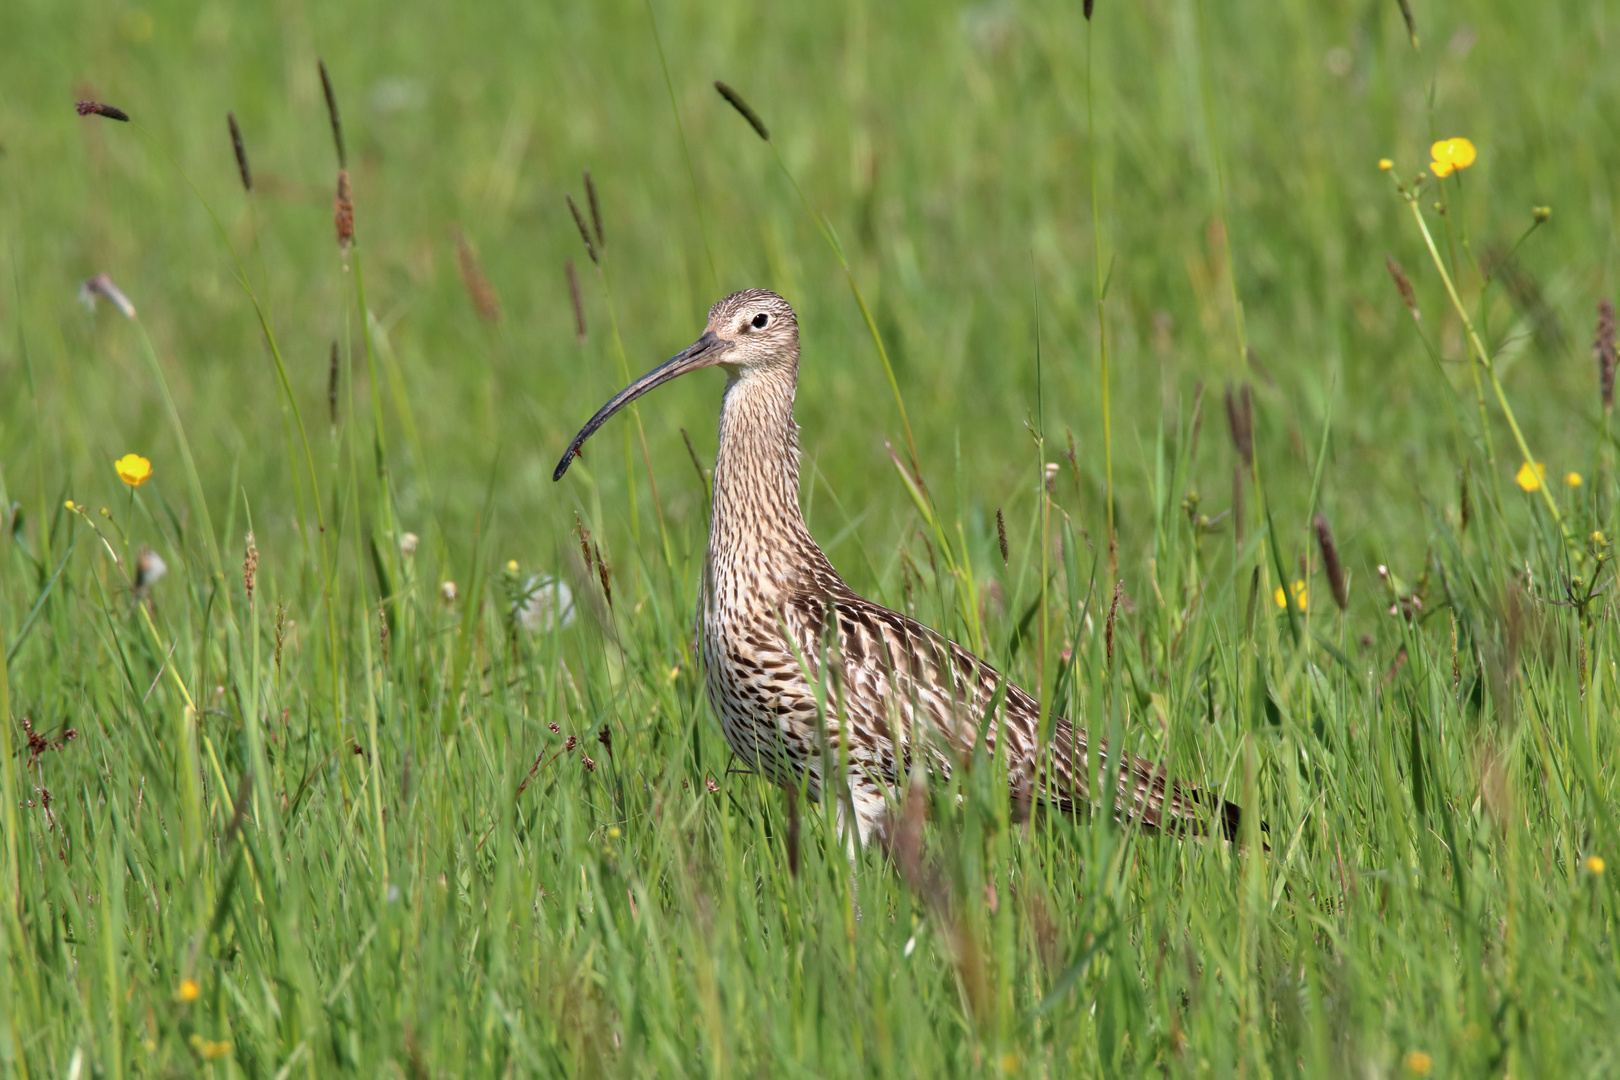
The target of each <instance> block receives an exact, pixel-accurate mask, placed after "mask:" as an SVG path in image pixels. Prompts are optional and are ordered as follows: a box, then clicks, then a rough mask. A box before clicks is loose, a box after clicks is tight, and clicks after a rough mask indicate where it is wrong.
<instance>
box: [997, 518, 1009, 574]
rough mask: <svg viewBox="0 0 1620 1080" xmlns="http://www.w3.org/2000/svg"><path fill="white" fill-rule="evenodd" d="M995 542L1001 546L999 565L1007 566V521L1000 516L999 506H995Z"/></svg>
mask: <svg viewBox="0 0 1620 1080" xmlns="http://www.w3.org/2000/svg"><path fill="white" fill-rule="evenodd" d="M996 543H997V544H998V545H999V546H1000V547H1001V566H1002V569H1004V570H1005V569H1006V568H1007V522H1006V521H1005V520H1004V519H1003V518H1002V516H1001V507H999V506H998V507H996Z"/></svg>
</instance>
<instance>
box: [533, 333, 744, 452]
mask: <svg viewBox="0 0 1620 1080" xmlns="http://www.w3.org/2000/svg"><path fill="white" fill-rule="evenodd" d="M719 345H720V339H719V338H718V337H716V336H715V334H714V332H713V331H709V332H706V333H705V334H704V335H703V336H702V337H700V338H698V339H697V340H696V341H694V342H692V344H690V345H688V346H687V347H686V348H685V349H683V350H681V352H679V353H677V354H676V355H674V356H672V357H670V358H669V359H668V360H665V361H664V362H663V363H662V364H659V365H658V366H657V367H655V368H653V369H652V370H651V371H649V372H647V374H645V375H643V376H642V377H641V378H639V379H637V380H636V381H635V382H633V383H631V384H630V385H629V386H627V387H625V388H624V389H623V390H620V391H619V392H618V393H617V394H614V395H613V399H612V400H611V401H609V402H608V403H607V404H606V405H604V406H602V407H601V408H600V409H597V410H596V415H595V416H593V417H591V418H590V419H589V420H587V421H585V426H584V427H582V428H580V429H579V434H578V435H575V436H574V441H573V442H571V443H569V444H568V449H567V450H566V451H565V452H564V453H563V456H562V460H561V461H559V462H557V471H556V472H554V473H552V474H551V479H552V480H561V479H562V478H563V473H565V472H567V471H568V465H569V463H570V462H572V461H573V460H574V459H575V458H576V457H578V456H579V450H580V447H582V446H584V445H585V440H586V439H588V438H590V437H591V436H592V435H594V434H596V429H597V428H599V427H601V426H602V425H603V424H605V423H607V421H608V418H609V417H610V416H612V415H613V414H614V413H616V412H618V411H619V410H620V409H622V408H624V407H625V406H626V405H628V404H630V403H631V402H632V401H634V400H636V398H638V397H640V396H641V395H642V394H645V393H647V391H649V390H653V389H656V388H657V387H660V386H662V385H664V384H665V383H667V382H669V381H670V380H671V379H677V378H680V377H681V376H682V375H685V374H686V373H687V372H688V371H696V370H697V369H698V368H704V367H708V366H710V365H711V364H713V363H714V362H715V358H716V356H717V354H718V351H719V350H718V346H719Z"/></svg>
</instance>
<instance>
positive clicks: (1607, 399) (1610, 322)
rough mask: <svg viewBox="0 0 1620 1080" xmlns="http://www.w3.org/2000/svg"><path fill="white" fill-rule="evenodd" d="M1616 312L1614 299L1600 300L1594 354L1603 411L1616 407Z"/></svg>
mask: <svg viewBox="0 0 1620 1080" xmlns="http://www.w3.org/2000/svg"><path fill="white" fill-rule="evenodd" d="M1614 336H1615V313H1614V301H1613V300H1609V299H1603V300H1599V301H1598V321H1597V335H1596V336H1595V337H1594V338H1593V339H1592V356H1593V358H1594V359H1596V360H1597V366H1598V383H1599V385H1600V386H1601V387H1602V390H1603V411H1604V412H1608V411H1609V410H1610V409H1612V408H1613V407H1614V365H1615V344H1614Z"/></svg>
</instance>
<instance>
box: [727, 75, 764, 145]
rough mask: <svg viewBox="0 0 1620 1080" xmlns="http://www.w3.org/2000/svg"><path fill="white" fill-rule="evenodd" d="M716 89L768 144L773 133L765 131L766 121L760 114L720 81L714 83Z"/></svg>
mask: <svg viewBox="0 0 1620 1080" xmlns="http://www.w3.org/2000/svg"><path fill="white" fill-rule="evenodd" d="M714 88H715V89H716V90H718V91H720V96H721V97H723V98H725V99H726V101H727V103H728V104H730V105H731V107H732V108H733V109H736V110H737V112H739V113H741V114H742V118H743V119H744V120H746V121H748V126H749V127H751V128H753V129H754V132H755V134H757V135H758V136H759V137H760V138H762V139H764V140H765V141H766V142H770V141H771V133H770V132H769V131H767V130H766V129H765V121H763V120H761V119H760V118H759V113H757V112H755V111H754V110H753V109H751V108H749V107H748V102H746V101H744V100H743V99H742V95H741V94H739V93H737V91H735V90H733V89H732V88H731V87H729V86H727V85H726V84H725V83H723V82H721V81H720V80H719V79H716V80H715V81H714Z"/></svg>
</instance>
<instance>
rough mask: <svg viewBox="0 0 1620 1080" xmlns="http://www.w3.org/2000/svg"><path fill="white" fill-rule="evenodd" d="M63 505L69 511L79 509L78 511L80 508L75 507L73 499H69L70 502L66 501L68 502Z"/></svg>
mask: <svg viewBox="0 0 1620 1080" xmlns="http://www.w3.org/2000/svg"><path fill="white" fill-rule="evenodd" d="M62 505H63V506H64V507H65V508H67V509H69V510H77V509H78V507H77V506H75V505H73V500H72V499H69V500H67V501H66V502H64V503H63V504H62Z"/></svg>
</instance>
